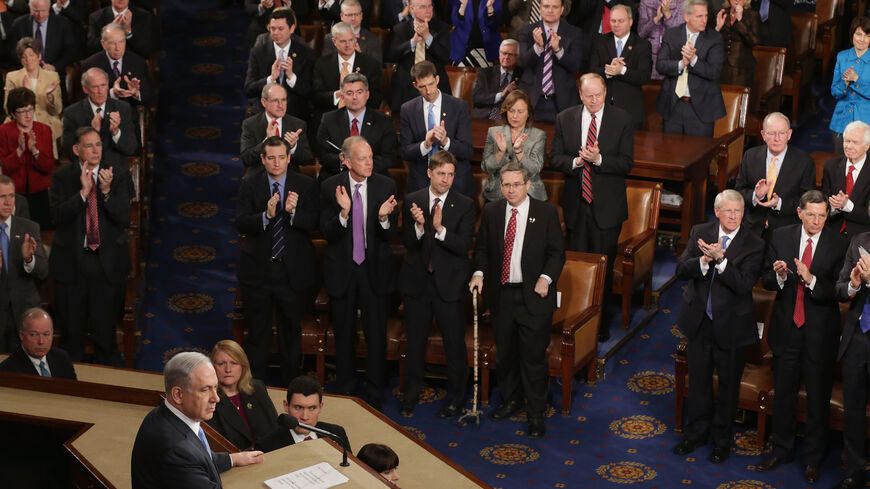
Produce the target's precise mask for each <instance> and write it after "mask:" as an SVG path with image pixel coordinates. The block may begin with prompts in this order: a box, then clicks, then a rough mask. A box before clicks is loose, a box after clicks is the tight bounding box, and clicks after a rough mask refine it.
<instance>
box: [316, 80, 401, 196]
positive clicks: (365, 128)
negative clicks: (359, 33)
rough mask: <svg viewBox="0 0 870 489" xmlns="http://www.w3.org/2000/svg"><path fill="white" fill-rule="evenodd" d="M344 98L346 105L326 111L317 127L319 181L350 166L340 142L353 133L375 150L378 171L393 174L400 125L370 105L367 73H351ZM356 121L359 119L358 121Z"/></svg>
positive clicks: (342, 84)
mask: <svg viewBox="0 0 870 489" xmlns="http://www.w3.org/2000/svg"><path fill="white" fill-rule="evenodd" d="M341 98H342V100H343V101H344V108H341V109H336V110H333V111H332V112H327V113H325V114H323V118H322V119H321V121H320V126H319V127H318V128H317V145H316V146H315V150H316V151H317V161H319V162H320V174H318V175H317V180H319V181H321V182H322V181H324V180H326V179H327V178H329V177H331V176H333V175H337V174H339V173H341V172H343V171H345V170H347V167H345V166H344V165H342V161H341V148H339V146H338V145H339V144H341V142H342V141H344V140H345V139H347V138H349V137H350V136H362V137H364V138H365V140H366V141H367V142H368V143H369V146H371V148H372V153H374V169H373V171H374V172H375V173H380V174H381V175H385V176H389V169H390V168H392V167H393V166H395V164H396V152H397V151H398V148H397V147H396V146H397V144H398V142H397V141H396V126H395V125H393V118H392V117H390V116H388V115H386V114H382V113H380V112H377V111H376V110H374V109H369V108H368V107H367V101H368V99H369V81H368V79H367V78H366V77H365V75H363V74H360V73H351V74H349V75H347V76H346V77H344V80H342V82H341ZM354 121H356V122H354Z"/></svg>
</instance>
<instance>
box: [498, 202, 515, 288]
mask: <svg viewBox="0 0 870 489" xmlns="http://www.w3.org/2000/svg"><path fill="white" fill-rule="evenodd" d="M517 212H518V211H517V209H516V208H514V209H511V218H510V220H509V221H508V225H507V231H505V233H504V255H503V256H502V258H501V283H502V285H504V284H506V283H507V282H508V280H509V279H510V277H511V255H512V254H513V253H514V238H515V237H516V235H517Z"/></svg>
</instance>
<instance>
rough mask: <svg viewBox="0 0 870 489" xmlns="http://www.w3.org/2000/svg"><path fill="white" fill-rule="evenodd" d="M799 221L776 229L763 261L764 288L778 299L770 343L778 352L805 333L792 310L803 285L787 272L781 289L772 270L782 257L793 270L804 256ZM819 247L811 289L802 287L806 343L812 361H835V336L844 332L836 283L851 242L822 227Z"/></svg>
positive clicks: (803, 243) (811, 271) (772, 317)
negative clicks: (842, 330) (795, 320)
mask: <svg viewBox="0 0 870 489" xmlns="http://www.w3.org/2000/svg"><path fill="white" fill-rule="evenodd" d="M801 226H802V225H801V224H792V225H790V226H785V227H781V228H779V229H777V230H776V231H774V232H773V236H772V237H771V239H770V244H769V246H768V248H767V256H766V258H765V260H764V268H763V270H764V272H763V274H762V280H763V282H764V288H765V289H767V290H774V291H776V302H774V304H773V314H772V316H771V318H770V331H769V332H768V334H767V344H768V345H770V349H771V350H773V353H774V355H780V354H782V353H783V351H784V350H785V349H786V348H788V347H790V346H795V345H801V334H800V333H799V331H798V328H797V327H796V326H795V325H794V319H793V316H794V309H795V300H796V297H797V288H798V287H803V284H800V283H799V280H800V279H799V278H798V276H797V274H796V273H788V274H786V280H785V284H784V285H783V288H782V289H781V290H780V288H779V284H778V283H777V281H776V272H774V271H773V262H775V261H777V260H782V261H784V262H785V263H786V265H788V268H789V270H791V271H795V272H796V270H795V266H794V260H795V259H798V260H800V259H801V255H802V253H803V250H804V247H805V246H806V242H801ZM817 246H818V247H817V248H816V250H815V253H814V255H813V261H812V265H810V273H811V274H813V276H815V277H816V284H815V286H814V287H813V290H810V289H809V288H806V287H804V318H805V319H806V323H804V325H803V326H802V329H803V335H804V336H803V344H804V345H806V348H807V351H808V352H809V355H810V359H811V360H812V361H814V362H822V361H823V360H825V359H833V356H834V352H835V351H836V346H837V339H838V337H839V335H840V308H839V305H838V304H837V298H836V294H835V292H834V285H835V284H836V283H837V276H838V275H839V273H840V269H841V268H843V258H844V257H845V255H846V250H847V249H848V246H849V243H848V241H846V240H845V239H844V238H843V237H842V236H840V234H839V233H837V232H834V231H831V230H830V229H823V230H822V232H821V234H820V236H819V243H818V245H817Z"/></svg>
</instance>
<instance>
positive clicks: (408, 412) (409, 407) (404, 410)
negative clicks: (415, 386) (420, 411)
mask: <svg viewBox="0 0 870 489" xmlns="http://www.w3.org/2000/svg"><path fill="white" fill-rule="evenodd" d="M416 406H417V401H414V400H403V401H402V404H400V405H399V414H401V415H402V416H413V414H414V408H415V407H416Z"/></svg>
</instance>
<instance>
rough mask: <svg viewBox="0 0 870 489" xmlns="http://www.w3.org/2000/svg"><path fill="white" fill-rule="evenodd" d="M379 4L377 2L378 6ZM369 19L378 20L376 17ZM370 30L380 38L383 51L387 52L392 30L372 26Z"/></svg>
mask: <svg viewBox="0 0 870 489" xmlns="http://www.w3.org/2000/svg"><path fill="white" fill-rule="evenodd" d="M379 3H380V2H376V4H379ZM373 11H374V9H373ZM369 17H370V18H372V19H377V18H378V17H377V16H376V15H375V16H372V15H370V16H369ZM369 30H370V31H372V34H374V35H376V36H378V40H380V42H381V50H383V51H386V50H387V48H389V47H390V29H383V28H380V27H375V26H370V27H369Z"/></svg>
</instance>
